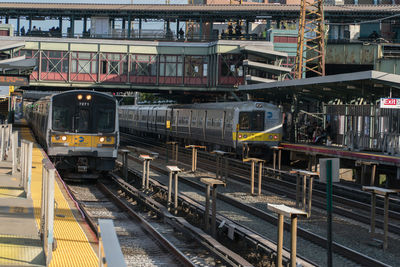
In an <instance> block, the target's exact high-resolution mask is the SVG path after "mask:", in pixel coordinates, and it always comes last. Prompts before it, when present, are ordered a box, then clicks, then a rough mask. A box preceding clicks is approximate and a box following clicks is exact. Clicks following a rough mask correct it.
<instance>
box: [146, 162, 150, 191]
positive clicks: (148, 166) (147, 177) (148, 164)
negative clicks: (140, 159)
mask: <svg viewBox="0 0 400 267" xmlns="http://www.w3.org/2000/svg"><path fill="white" fill-rule="evenodd" d="M146 167H147V170H146V189H149V184H150V159H148V160H146Z"/></svg>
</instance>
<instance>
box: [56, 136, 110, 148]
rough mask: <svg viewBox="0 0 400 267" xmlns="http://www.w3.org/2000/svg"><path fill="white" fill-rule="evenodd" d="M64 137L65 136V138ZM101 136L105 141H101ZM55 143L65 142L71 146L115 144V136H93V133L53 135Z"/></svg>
mask: <svg viewBox="0 0 400 267" xmlns="http://www.w3.org/2000/svg"><path fill="white" fill-rule="evenodd" d="M63 137H65V138H64V139H65V140H63ZM100 138H103V139H104V141H103V142H101V141H100ZM51 142H52V143H53V144H63V145H64V146H70V147H98V146H100V145H113V144H115V137H114V136H92V135H53V136H52V137H51Z"/></svg>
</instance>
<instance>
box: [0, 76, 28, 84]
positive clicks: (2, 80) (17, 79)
mask: <svg viewBox="0 0 400 267" xmlns="http://www.w3.org/2000/svg"><path fill="white" fill-rule="evenodd" d="M0 85H8V86H10V85H17V86H26V85H29V80H28V78H27V77H23V76H0Z"/></svg>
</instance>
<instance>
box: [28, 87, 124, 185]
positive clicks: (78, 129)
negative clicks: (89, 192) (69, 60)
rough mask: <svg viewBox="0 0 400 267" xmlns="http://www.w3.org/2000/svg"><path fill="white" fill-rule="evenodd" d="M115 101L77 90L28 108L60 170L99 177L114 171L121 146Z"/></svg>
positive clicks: (39, 136) (41, 140) (31, 121)
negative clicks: (103, 173) (106, 172)
mask: <svg viewBox="0 0 400 267" xmlns="http://www.w3.org/2000/svg"><path fill="white" fill-rule="evenodd" d="M117 107H118V103H117V101H116V99H115V98H114V97H113V96H111V95H108V94H104V93H99V92H94V91H85V90H76V91H67V92H63V93H58V94H54V95H51V96H46V97H43V98H41V99H40V100H38V101H36V102H34V103H33V104H32V105H27V106H26V107H25V117H26V119H27V121H28V123H29V124H30V126H31V128H32V130H33V132H34V134H35V135H36V137H37V139H38V142H39V143H40V144H41V145H42V147H43V148H44V149H45V150H46V152H47V154H48V155H49V157H50V158H51V159H52V161H53V162H54V163H55V166H56V168H57V169H58V170H59V171H62V172H65V174H68V175H69V176H70V177H71V178H75V177H73V176H77V175H76V174H78V173H79V177H84V178H97V177H98V174H99V173H100V172H102V171H110V170H112V169H113V168H114V165H115V159H116V158H117V152H118V144H119V125H118V123H119V121H118V112H117Z"/></svg>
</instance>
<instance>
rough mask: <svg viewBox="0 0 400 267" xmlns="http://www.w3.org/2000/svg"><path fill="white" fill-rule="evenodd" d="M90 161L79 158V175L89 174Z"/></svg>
mask: <svg viewBox="0 0 400 267" xmlns="http://www.w3.org/2000/svg"><path fill="white" fill-rule="evenodd" d="M88 163H89V162H88V159H87V158H78V162H77V168H78V172H79V173H87V170H88Z"/></svg>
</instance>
